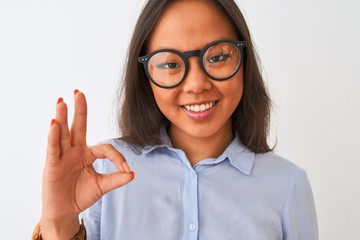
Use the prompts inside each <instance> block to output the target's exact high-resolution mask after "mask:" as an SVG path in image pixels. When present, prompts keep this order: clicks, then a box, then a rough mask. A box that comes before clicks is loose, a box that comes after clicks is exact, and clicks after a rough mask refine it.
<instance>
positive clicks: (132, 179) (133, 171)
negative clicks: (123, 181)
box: [131, 171, 136, 181]
mask: <svg viewBox="0 0 360 240" xmlns="http://www.w3.org/2000/svg"><path fill="white" fill-rule="evenodd" d="M132 173H133V174H134V177H133V179H131V181H132V180H134V179H135V177H136V172H134V171H132Z"/></svg>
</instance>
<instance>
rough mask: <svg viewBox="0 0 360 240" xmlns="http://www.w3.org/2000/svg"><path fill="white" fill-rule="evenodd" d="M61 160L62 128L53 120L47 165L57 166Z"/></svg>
mask: <svg viewBox="0 0 360 240" xmlns="http://www.w3.org/2000/svg"><path fill="white" fill-rule="evenodd" d="M59 158H60V126H59V124H58V123H57V121H56V120H55V119H53V120H51V126H50V131H49V135H48V143H47V150H46V163H47V164H56V163H57V162H58V161H59Z"/></svg>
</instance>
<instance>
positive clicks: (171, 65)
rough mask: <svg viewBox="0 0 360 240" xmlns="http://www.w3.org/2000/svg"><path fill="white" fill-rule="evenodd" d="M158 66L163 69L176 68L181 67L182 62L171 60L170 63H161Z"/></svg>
mask: <svg viewBox="0 0 360 240" xmlns="http://www.w3.org/2000/svg"><path fill="white" fill-rule="evenodd" d="M156 66H157V67H158V68H161V69H175V68H180V67H181V66H180V64H178V63H176V62H169V63H160V64H158V65H156Z"/></svg>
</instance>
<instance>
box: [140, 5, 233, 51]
mask: <svg viewBox="0 0 360 240" xmlns="http://www.w3.org/2000/svg"><path fill="white" fill-rule="evenodd" d="M221 39H237V36H236V32H235V30H234V27H233V25H232V24H231V22H230V20H229V19H228V18H227V17H226V15H225V14H224V13H223V12H222V11H221V10H220V9H219V8H218V7H217V5H215V4H214V3H212V2H211V1H208V0H190V1H174V2H173V3H171V4H170V6H168V8H167V9H166V10H165V11H164V13H163V14H162V16H161V17H160V19H159V21H158V22H157V24H156V26H155V28H154V30H153V32H152V34H151V36H150V38H149V41H148V45H147V50H148V52H152V51H155V50H158V49H163V48H171V49H176V50H178V51H182V52H183V51H189V50H194V49H201V48H203V47H204V46H206V45H207V44H209V43H210V42H213V41H217V40H221Z"/></svg>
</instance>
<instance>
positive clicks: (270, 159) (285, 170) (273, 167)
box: [253, 152, 304, 176]
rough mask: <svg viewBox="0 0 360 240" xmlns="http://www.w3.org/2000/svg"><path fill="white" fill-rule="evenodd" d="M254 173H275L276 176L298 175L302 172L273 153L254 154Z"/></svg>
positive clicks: (293, 164) (299, 168)
mask: <svg viewBox="0 0 360 240" xmlns="http://www.w3.org/2000/svg"><path fill="white" fill-rule="evenodd" d="M253 171H254V173H266V172H267V173H275V174H278V175H284V176H287V175H290V176H294V174H295V175H296V174H300V173H301V172H304V170H303V169H302V168H301V167H299V166H297V165H296V164H295V163H293V162H291V161H289V160H288V159H286V158H283V157H281V156H279V155H277V154H275V153H273V152H267V153H257V154H255V160H254V166H253Z"/></svg>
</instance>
